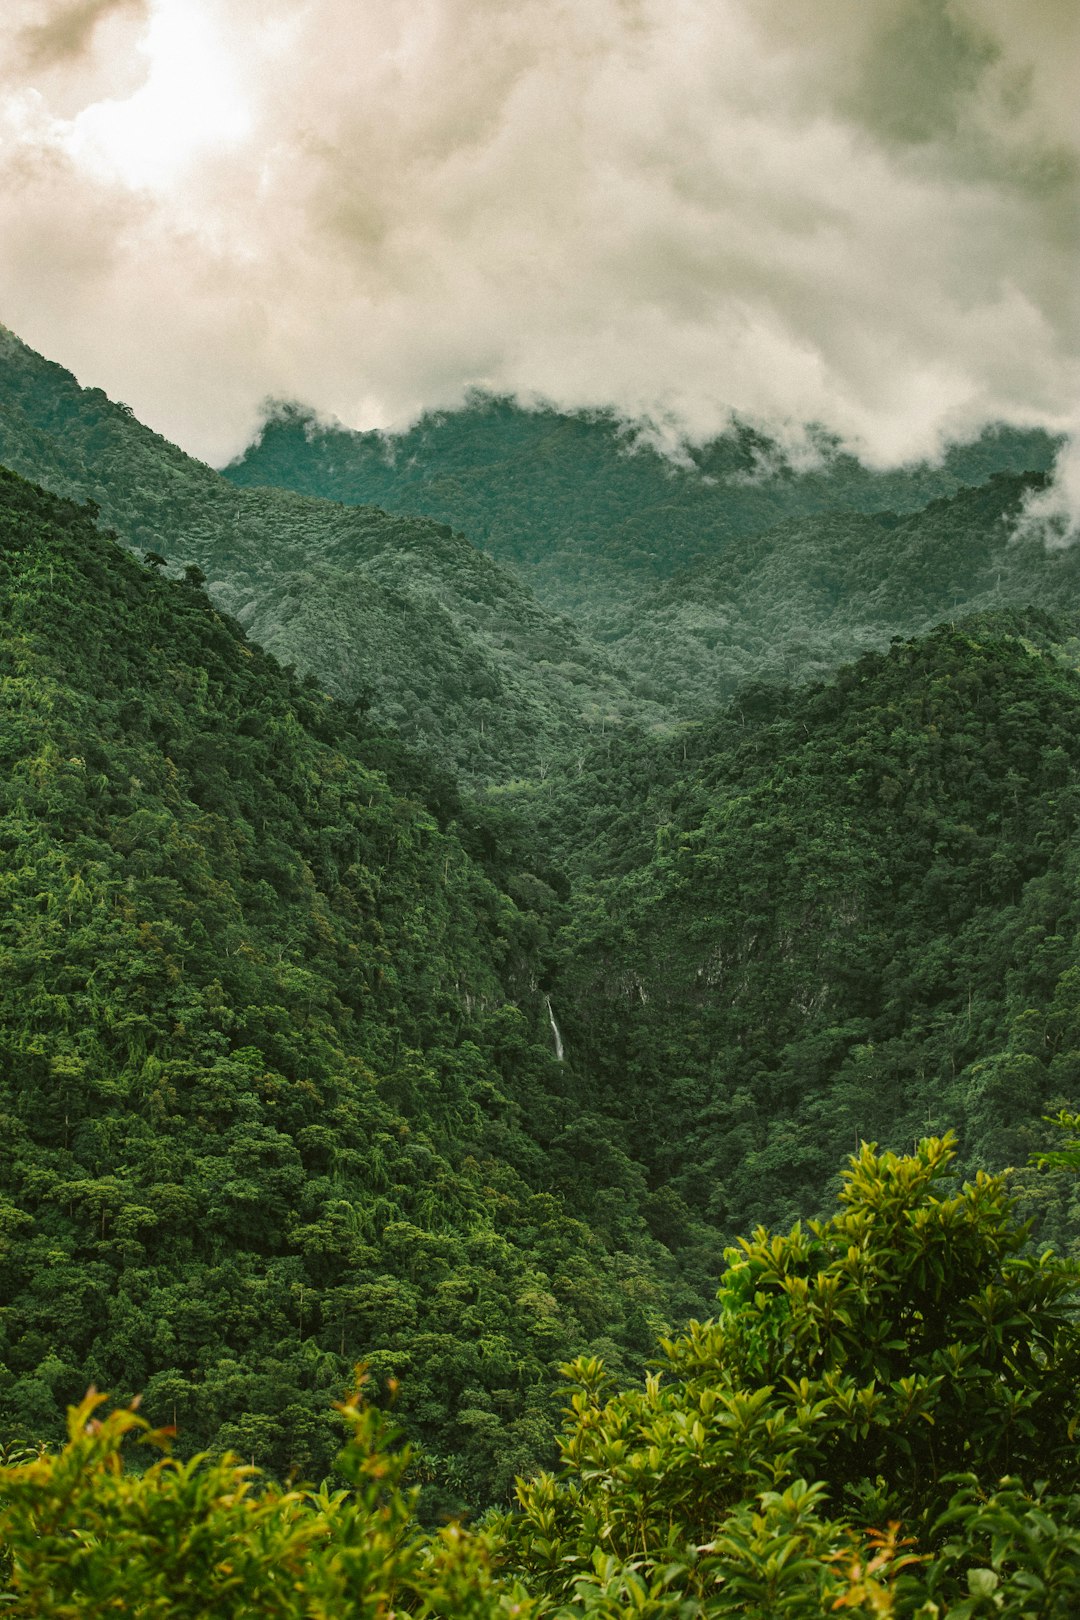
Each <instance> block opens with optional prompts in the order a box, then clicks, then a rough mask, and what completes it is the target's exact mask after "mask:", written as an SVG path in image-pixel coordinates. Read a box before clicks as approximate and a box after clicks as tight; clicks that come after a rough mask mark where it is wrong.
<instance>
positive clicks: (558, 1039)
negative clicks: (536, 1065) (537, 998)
mask: <svg viewBox="0 0 1080 1620" xmlns="http://www.w3.org/2000/svg"><path fill="white" fill-rule="evenodd" d="M544 1005H545V1007H546V1008H547V1012H548V1023H549V1024H550V1025H551V1033H552V1035H554V1037H555V1056H556V1058H557V1059H558V1061H559V1062H560V1063H561V1062H562V1060H563V1043H562V1036H561V1035H560V1034H559V1026H558V1024H557V1023H556V1022H555V1014H554V1013H553V1012H552V1010H551V997H550V996H545V997H544Z"/></svg>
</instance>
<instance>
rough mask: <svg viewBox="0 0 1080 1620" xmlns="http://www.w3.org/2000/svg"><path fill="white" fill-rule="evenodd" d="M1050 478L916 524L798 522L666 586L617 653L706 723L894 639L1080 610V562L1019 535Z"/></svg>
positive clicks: (995, 486) (635, 619)
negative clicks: (1004, 615) (991, 618)
mask: <svg viewBox="0 0 1080 1620" xmlns="http://www.w3.org/2000/svg"><path fill="white" fill-rule="evenodd" d="M1042 483H1043V475H1042V474H1040V473H1027V474H1024V475H1017V474H1008V473H997V474H995V475H994V476H993V477H991V478H989V479H988V480H987V481H986V483H985V484H982V485H981V486H979V487H978V488H965V489H961V490H959V491H958V492H957V493H956V494H954V495H950V496H945V497H942V498H941V499H939V500H935V501H932V502H931V503H930V504H929V505H928V506H927V507H925V508H924V509H923V510H921V511H918V512H912V513H908V514H907V515H900V514H898V513H895V512H880V513H875V514H864V513H858V512H835V513H830V514H828V515H822V516H817V517H801V518H791V519H789V520H788V521H787V522H786V523H782V524H780V525H779V526H778V527H776V528H773V529H769V530H767V531H766V532H765V533H763V534H755V535H751V536H748V537H744V538H740V539H738V540H734V541H732V542H731V544H730V545H729V546H728V548H727V549H726V550H725V552H724V554H723V556H722V557H721V558H720V559H719V560H718V561H716V562H713V563H709V564H702V565H700V566H698V567H696V568H690V569H685V570H683V571H682V572H680V573H678V574H676V575H674V576H673V577H672V578H671V579H669V580H666V581H664V582H663V583H661V584H659V585H658V586H657V587H656V589H655V590H653V591H650V592H649V593H647V594H646V595H643V596H642V598H641V599H640V601H638V602H636V603H635V604H634V608H633V611H632V613H628V614H626V615H624V616H623V617H622V618H621V619H620V620H619V621H618V622H617V623H614V624H613V625H612V627H611V628H610V629H609V631H608V632H607V635H606V638H605V639H606V644H607V645H608V646H609V647H610V648H611V650H612V651H614V652H615V653H616V654H617V655H618V657H619V658H620V659H621V660H622V661H623V662H624V663H625V664H626V665H627V666H628V667H629V668H632V669H637V670H641V671H647V676H645V678H643V679H642V680H641V681H640V682H639V690H641V691H643V692H649V693H651V694H654V695H656V694H660V693H663V694H664V695H665V696H666V698H667V700H668V701H669V702H674V703H676V704H677V706H678V709H679V712H680V713H681V714H683V715H684V716H686V717H691V716H697V717H705V716H707V715H708V714H709V713H711V712H712V711H713V710H715V709H716V708H717V707H719V706H720V705H721V704H722V703H725V702H727V701H728V700H729V699H730V698H731V697H732V696H733V695H734V694H735V693H736V692H737V691H738V690H739V688H740V687H742V686H744V685H745V684H746V683H747V682H751V681H763V680H764V681H772V682H780V683H784V682H795V681H800V682H801V681H806V680H821V679H824V678H825V677H826V676H828V675H829V674H830V673H831V672H832V671H833V670H835V669H836V668H838V666H839V665H840V664H842V663H844V662H846V661H847V660H848V659H850V658H854V657H856V656H857V655H858V654H859V653H861V652H865V651H868V650H883V649H884V648H885V647H887V646H888V644H889V642H890V640H891V639H892V637H893V636H896V635H899V636H904V637H907V636H916V635H925V634H926V633H927V632H928V631H930V630H931V629H932V628H933V627H934V625H936V624H939V623H941V622H942V621H943V620H951V619H956V618H957V617H963V616H964V615H966V614H971V613H985V612H993V611H996V610H999V609H1006V610H1007V609H1011V608H1016V607H1025V606H1029V605H1036V606H1038V607H1042V608H1046V609H1047V610H1049V611H1050V612H1059V611H1070V610H1072V611H1076V610H1077V609H1080V552H1078V551H1077V549H1076V548H1059V549H1057V550H1049V549H1048V548H1047V547H1046V546H1045V545H1044V544H1043V542H1042V540H1041V539H1040V538H1039V537H1038V536H1036V535H1025V536H1021V535H1018V533H1017V524H1016V519H1017V517H1018V515H1019V513H1020V510H1021V507H1022V503H1023V500H1024V497H1025V495H1026V494H1027V493H1028V492H1029V491H1030V490H1031V489H1033V488H1038V487H1040V486H1041V484H1042Z"/></svg>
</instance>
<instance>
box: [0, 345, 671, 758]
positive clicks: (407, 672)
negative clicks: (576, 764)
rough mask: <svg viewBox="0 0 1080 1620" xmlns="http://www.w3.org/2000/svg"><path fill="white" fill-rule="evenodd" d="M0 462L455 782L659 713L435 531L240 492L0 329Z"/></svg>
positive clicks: (508, 583)
mask: <svg viewBox="0 0 1080 1620" xmlns="http://www.w3.org/2000/svg"><path fill="white" fill-rule="evenodd" d="M0 463H3V464H5V465H7V466H10V467H11V468H13V469H14V470H15V471H16V472H19V473H21V474H22V475H23V476H24V477H27V478H31V479H33V480H35V481H37V482H39V483H41V484H43V485H44V486H45V487H46V488H48V489H51V490H52V491H53V492H54V493H56V494H59V495H63V496H69V497H72V498H75V499H78V500H93V501H94V502H95V503H96V504H97V505H98V507H99V508H100V511H101V514H102V518H103V521H104V522H106V523H108V524H109V525H111V526H112V527H113V528H114V529H115V531H116V533H117V534H118V535H119V536H120V538H121V539H122V540H123V541H124V542H125V543H126V544H128V545H130V546H133V547H136V548H138V549H140V550H148V551H153V552H155V553H158V554H160V555H162V556H164V557H165V558H166V559H167V560H168V562H169V564H170V565H171V566H173V567H174V569H181V568H182V567H183V566H185V565H190V564H194V565H197V566H198V567H200V568H201V569H202V570H203V572H204V573H205V574H206V576H207V589H208V591H209V592H210V595H211V596H212V597H213V598H214V600H215V602H217V603H218V605H219V606H220V607H221V608H222V609H223V610H224V611H226V612H228V613H230V614H232V615H234V616H235V617H236V618H237V619H239V621H240V622H241V623H242V624H243V625H244V627H245V629H247V630H248V631H249V632H250V634H251V635H252V637H253V638H255V639H256V640H258V642H259V643H260V644H261V645H263V646H265V647H267V648H268V649H269V650H270V651H272V652H273V653H275V654H276V655H277V656H278V657H279V658H280V659H281V660H282V662H285V663H294V664H295V665H296V666H297V668H298V669H300V670H301V672H306V671H313V672H314V673H315V674H317V676H318V677H319V680H320V681H321V683H322V684H323V685H324V686H325V687H326V688H327V689H328V690H330V691H332V692H334V693H335V695H337V696H340V697H343V698H345V699H346V700H354V699H359V700H360V701H361V702H362V703H365V704H366V703H370V704H371V705H373V708H374V711H375V712H376V714H377V715H378V717H379V718H380V719H381V720H382V721H383V722H384V723H385V722H391V723H393V724H394V725H395V726H397V728H398V729H399V731H400V732H401V734H402V735H403V736H405V737H406V738H408V739H409V740H411V741H413V742H416V743H418V744H421V745H422V746H423V747H424V748H425V750H426V751H427V752H428V753H429V754H431V755H432V756H433V757H434V758H436V759H438V760H439V761H440V762H441V763H442V764H443V765H444V766H448V767H450V768H452V769H453V770H454V771H455V772H456V773H458V774H460V775H462V776H463V777H464V778H466V779H468V780H473V781H478V780H479V781H485V780H488V779H491V778H496V779H499V780H506V779H508V778H511V777H513V776H515V775H529V776H531V775H537V774H539V775H543V774H545V773H546V771H547V770H548V769H549V768H550V766H551V763H552V761H553V759H554V757H555V755H556V754H557V753H559V752H561V751H564V750H565V749H567V748H568V747H569V746H570V745H571V744H572V743H573V742H574V741H576V740H577V739H578V738H580V737H583V736H584V737H587V736H588V734H589V731H590V730H591V729H593V728H595V729H597V730H600V729H603V728H606V727H607V726H610V725H611V724H617V723H619V722H620V721H621V720H623V719H625V718H626V717H633V718H634V719H635V720H636V721H638V722H639V723H640V722H643V723H649V722H650V721H654V720H656V719H657V718H658V717H659V710H657V709H656V708H655V706H652V705H650V704H649V703H648V702H646V701H644V700H642V699H640V698H634V697H632V696H631V695H630V692H629V682H628V680H627V679H626V677H625V675H624V674H623V672H622V671H621V670H620V668H619V667H618V666H617V664H616V663H615V662H614V661H613V659H612V658H611V656H610V655H609V654H607V653H606V652H604V651H603V650H602V649H600V648H597V647H596V646H595V645H593V644H592V643H590V642H589V641H588V640H587V639H586V638H584V637H583V636H582V635H581V634H580V633H579V631H578V630H577V629H576V628H575V627H574V625H573V624H571V623H570V621H569V620H567V619H565V618H562V617H559V616H557V615H554V614H552V613H551V612H549V611H547V610H545V609H544V608H542V607H541V606H540V605H539V603H538V602H537V601H536V599H535V598H534V597H533V596H532V595H531V593H530V592H529V591H528V590H527V589H526V588H525V587H524V586H523V585H522V584H521V583H520V582H519V581H518V580H517V579H516V578H514V577H513V576H512V575H511V574H510V573H509V572H507V570H505V569H504V568H501V567H500V566H499V565H498V564H496V563H495V562H493V561H492V559H491V558H490V557H488V556H486V555H485V554H484V553H482V552H480V551H478V550H477V549H476V548H475V547H474V546H473V545H472V544H471V543H470V542H469V541H468V540H467V539H465V537H464V536H463V535H462V534H460V533H455V532H453V531H452V530H451V529H450V528H449V527H448V526H447V525H446V524H445V523H439V522H435V521H432V520H429V519H425V518H417V517H412V516H402V515H400V514H396V515H391V514H388V513H386V512H383V511H380V510H377V509H375V508H370V507H369V508H365V509H363V510H357V509H354V508H345V507H342V506H338V505H335V504H333V503H331V502H328V501H321V500H313V499H309V498H306V497H303V496H298V495H295V494H291V493H288V492H285V491H274V490H258V491H238V490H236V489H235V488H233V487H232V486H231V485H230V484H228V483H227V482H226V481H225V480H224V479H223V478H221V477H220V476H219V475H218V474H217V473H215V472H213V471H212V470H211V469H210V468H209V467H206V466H204V465H203V464H202V463H201V462H197V461H193V460H192V459H191V458H190V457H189V456H186V455H184V454H183V452H182V451H180V450H178V449H177V448H176V446H175V445H171V444H169V443H168V441H167V440H165V439H163V438H161V437H160V435H158V434H156V433H153V432H151V430H150V429H148V428H146V427H144V426H143V425H142V424H141V423H140V422H138V421H137V420H136V419H135V418H134V417H133V416H132V415H131V412H130V411H129V410H128V409H127V407H125V406H123V405H117V404H114V403H113V402H111V401H110V400H109V399H107V398H106V396H105V395H104V394H103V393H102V391H101V390H100V389H81V388H80V387H79V386H78V384H77V383H76V381H75V378H74V377H72V376H71V374H70V373H69V372H67V371H65V370H64V369H63V368H62V367H60V366H58V365H54V364H52V363H50V362H48V361H45V360H43V359H42V358H41V357H40V356H38V355H36V354H34V353H33V352H32V351H31V350H29V349H27V348H26V347H25V345H23V344H21V343H20V342H19V341H18V339H17V338H15V337H14V335H13V334H12V333H10V332H8V331H7V330H6V329H4V328H0Z"/></svg>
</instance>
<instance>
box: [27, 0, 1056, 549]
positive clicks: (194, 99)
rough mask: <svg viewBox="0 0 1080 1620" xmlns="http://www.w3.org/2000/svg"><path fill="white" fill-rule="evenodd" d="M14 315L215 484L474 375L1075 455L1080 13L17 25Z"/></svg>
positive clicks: (687, 422) (870, 447)
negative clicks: (236, 464) (223, 472)
mask: <svg viewBox="0 0 1080 1620" xmlns="http://www.w3.org/2000/svg"><path fill="white" fill-rule="evenodd" d="M4 14H5V25H4V29H3V32H2V37H0V321H3V323H4V324H6V325H7V326H9V327H10V328H11V329H12V330H14V331H15V332H16V333H17V334H18V335H19V336H20V337H22V338H23V339H24V341H26V342H28V343H29V344H30V345H31V346H32V347H34V348H35V349H38V350H39V351H40V352H42V353H44V354H46V355H48V357H49V358H51V359H55V360H59V361H60V362H61V363H62V364H64V365H66V366H67V367H68V368H69V369H71V370H73V371H74V372H75V373H76V375H77V376H78V377H79V379H80V381H81V382H83V383H84V384H86V385H88V386H90V385H94V386H100V387H103V388H105V389H106V391H107V392H109V393H110V394H111V395H112V396H113V397H114V398H119V399H122V400H124V401H125V402H127V403H128V404H130V405H131V406H132V407H133V409H134V410H135V412H136V414H137V415H138V416H139V417H141V418H142V419H143V420H144V421H146V422H148V423H149V424H150V425H151V426H153V427H155V428H157V429H158V430H159V431H160V432H163V433H165V434H167V435H168V436H169V437H170V438H172V439H174V440H176V441H177V442H178V443H180V444H181V445H182V446H183V447H184V448H185V449H187V450H189V451H191V452H192V453H193V454H195V455H198V456H200V457H202V458H203V459H205V460H208V461H210V462H212V463H214V464H221V463H223V462H224V461H225V460H226V459H227V458H229V457H230V456H231V455H233V454H235V453H237V452H238V451H239V450H240V449H241V448H242V446H243V445H244V444H245V443H246V442H247V441H248V440H249V439H250V437H251V436H252V434H253V433H254V431H255V429H256V426H257V424H258V421H259V419H260V412H261V409H262V406H263V402H264V401H265V400H266V399H267V398H269V397H274V398H287V399H294V400H299V401H302V402H305V403H307V404H309V405H311V406H313V407H315V408H316V409H317V410H319V411H321V412H323V413H325V414H326V415H329V416H334V417H337V418H339V419H340V420H341V421H343V422H345V423H347V424H348V425H350V426H354V427H372V426H374V427H387V426H394V425H405V424H406V423H407V422H409V421H410V420H412V419H414V418H415V417H416V416H417V415H418V414H419V412H421V411H422V410H423V409H425V408H433V407H447V406H453V405H455V404H457V403H459V402H460V401H461V400H462V398H463V397H464V394H465V391H466V390H467V389H469V388H470V387H477V386H479V387H483V388H488V389H492V390H494V391H497V392H506V393H512V394H516V395H518V396H519V397H520V398H522V399H523V400H525V401H530V400H536V399H544V400H546V401H549V402H551V403H554V404H555V405H557V406H560V407H563V408H568V409H569V408H583V407H587V408H592V407H610V408H613V409H614V410H615V411H617V412H618V413H619V414H621V415H623V416H625V417H627V418H629V419H645V420H648V421H651V422H653V423H655V424H657V427H658V429H659V431H661V432H662V433H667V434H668V435H670V436H672V437H674V438H677V437H678V436H679V435H684V436H686V437H689V438H691V439H697V440H700V439H703V438H707V437H710V436H712V435H713V434H715V433H717V432H719V431H722V430H723V428H724V427H725V426H726V425H727V424H728V423H729V422H730V420H731V419H732V416H733V415H735V416H739V417H741V418H744V419H747V420H750V421H753V422H755V423H758V424H761V425H764V426H766V427H768V428H770V429H771V430H772V431H773V432H774V433H776V434H777V435H779V436H780V438H781V440H782V442H783V443H784V444H785V445H786V446H787V448H788V451H789V454H790V455H791V456H792V458H793V459H794V460H796V461H798V460H799V459H800V457H803V456H809V455H810V454H812V453H813V452H812V445H813V442H814V435H813V434H812V433H808V432H807V428H808V426H809V425H816V426H818V427H823V428H825V429H827V430H828V431H829V432H830V433H832V434H834V435H836V436H838V437H839V438H840V439H841V440H842V441H843V442H844V443H845V444H846V445H847V446H849V447H850V448H852V449H854V450H855V451H856V453H858V454H860V455H861V456H862V458H863V459H864V460H865V461H867V462H868V463H870V464H873V465H881V466H889V465H897V464H900V463H903V462H906V461H910V460H913V459H917V458H920V457H926V456H930V457H932V456H934V455H936V454H939V453H940V452H941V450H942V448H943V446H944V445H945V444H946V443H948V442H950V441H952V440H957V439H964V438H968V437H971V436H973V435H974V434H975V433H977V432H978V430H979V429H980V427H982V426H983V425H984V424H986V423H990V422H994V421H1010V422H1015V423H1018V424H1025V425H1035V424H1038V425H1042V426H1045V427H1047V428H1049V429H1051V430H1052V431H1055V432H1064V433H1067V434H1072V435H1074V440H1073V445H1074V447H1073V448H1072V450H1071V451H1069V452H1067V453H1066V455H1065V456H1064V458H1063V460H1062V463H1061V466H1060V476H1059V479H1058V481H1057V484H1056V485H1055V487H1054V489H1053V491H1052V492H1050V493H1049V494H1048V495H1046V496H1044V497H1042V508H1041V510H1039V509H1036V510H1035V511H1034V512H1033V514H1032V521H1045V522H1049V523H1050V526H1051V528H1053V527H1054V524H1055V522H1056V525H1057V529H1058V530H1059V531H1060V530H1061V529H1062V527H1063V525H1064V524H1066V523H1067V522H1069V521H1072V520H1074V519H1076V518H1077V517H1080V448H1077V446H1080V274H1078V271H1080V118H1078V117H1077V112H1076V108H1077V105H1078V102H1080V5H1078V4H1077V0H1022V3H1020V0H872V3H868V0H5V4H4Z"/></svg>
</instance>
